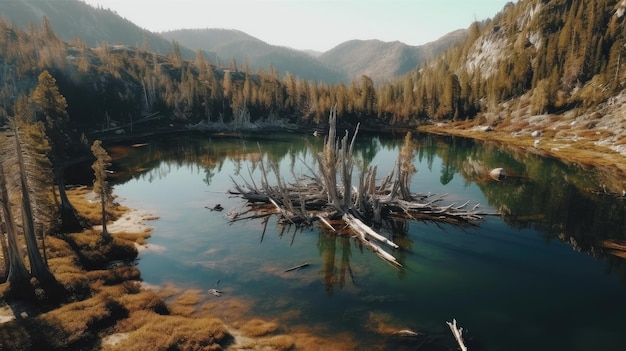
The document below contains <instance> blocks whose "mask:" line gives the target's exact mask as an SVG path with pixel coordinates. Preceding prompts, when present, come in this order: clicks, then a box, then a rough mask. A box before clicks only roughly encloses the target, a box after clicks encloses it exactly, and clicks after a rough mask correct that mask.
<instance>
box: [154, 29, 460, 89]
mask: <svg viewBox="0 0 626 351" xmlns="http://www.w3.org/2000/svg"><path fill="white" fill-rule="evenodd" d="M161 34H162V35H163V36H164V37H165V38H167V39H170V40H176V41H177V42H179V43H180V44H182V45H184V46H186V47H189V48H200V49H202V50H205V51H209V52H214V53H215V54H216V55H217V56H218V57H221V58H231V59H232V58H235V60H236V61H237V63H238V64H240V65H241V64H243V63H244V62H247V64H249V65H251V66H252V67H253V68H255V69H263V68H266V67H268V66H269V65H270V64H271V65H272V66H273V67H274V68H275V69H276V70H278V71H279V72H281V73H285V72H289V73H292V74H294V75H296V76H298V77H300V78H302V79H306V80H323V81H325V82H327V83H336V82H339V81H343V82H347V81H350V80H352V79H357V78H358V77H359V76H361V75H367V76H369V77H370V78H372V80H373V81H374V82H377V83H382V82H385V81H389V80H392V79H394V78H398V77H399V76H401V75H403V74H405V73H407V72H410V71H411V70H413V69H415V67H417V66H418V65H419V64H420V63H422V62H423V61H424V60H425V59H428V58H434V57H435V56H436V55H438V54H440V53H441V52H443V51H444V50H446V49H447V48H449V47H450V46H451V45H453V44H455V43H458V42H462V41H463V40H465V38H466V37H467V31H466V30H464V29H460V30H457V31H454V32H452V33H450V34H448V35H446V36H444V37H442V38H441V40H437V41H434V42H432V43H428V44H425V45H421V46H410V45H407V44H404V43H402V42H399V41H395V42H383V41H380V40H351V41H347V42H344V43H342V44H339V45H338V46H336V47H335V48H333V49H331V50H329V51H327V52H324V53H319V54H318V55H315V54H313V53H306V52H303V51H298V50H295V49H290V48H286V47H281V46H275V45H271V44H268V43H266V42H264V41H262V40H260V39H257V38H255V37H253V36H250V35H248V34H246V33H244V32H241V31H238V30H231V29H181V30H175V31H168V32H163V33H161Z"/></svg>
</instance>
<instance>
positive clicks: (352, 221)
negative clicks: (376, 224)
mask: <svg viewBox="0 0 626 351" xmlns="http://www.w3.org/2000/svg"><path fill="white" fill-rule="evenodd" d="M342 219H343V221H344V222H346V224H348V225H349V226H350V227H351V228H352V229H354V230H355V231H356V232H358V233H364V234H367V235H369V236H371V237H372V238H374V239H376V240H378V241H380V242H383V243H385V244H387V245H389V246H391V247H393V248H394V249H397V248H398V247H399V246H398V245H397V244H396V243H394V242H393V241H391V240H389V239H387V238H385V237H384V236H382V235H380V234H378V233H376V232H375V231H374V230H372V228H370V227H369V226H367V225H366V224H365V223H363V222H361V221H360V220H359V219H358V218H355V217H354V216H352V215H350V214H348V213H344V214H343V216H342Z"/></svg>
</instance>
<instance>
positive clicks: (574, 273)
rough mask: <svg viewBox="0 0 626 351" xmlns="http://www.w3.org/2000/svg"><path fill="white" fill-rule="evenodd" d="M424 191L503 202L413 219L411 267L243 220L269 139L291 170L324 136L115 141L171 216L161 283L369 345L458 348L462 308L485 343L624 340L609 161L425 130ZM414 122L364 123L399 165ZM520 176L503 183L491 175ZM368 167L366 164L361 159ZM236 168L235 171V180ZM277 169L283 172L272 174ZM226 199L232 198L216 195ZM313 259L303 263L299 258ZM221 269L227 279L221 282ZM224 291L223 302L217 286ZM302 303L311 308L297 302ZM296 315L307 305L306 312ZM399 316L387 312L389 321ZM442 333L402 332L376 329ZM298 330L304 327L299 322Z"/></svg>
mask: <svg viewBox="0 0 626 351" xmlns="http://www.w3.org/2000/svg"><path fill="white" fill-rule="evenodd" d="M415 139H416V142H417V144H418V145H419V146H418V148H417V150H416V157H415V159H414V164H415V166H416V168H417V169H418V172H417V174H416V175H415V176H414V177H413V181H412V184H411V187H412V190H413V191H414V192H422V193H427V192H432V193H437V194H444V193H445V194H448V195H447V197H446V200H445V202H447V203H449V202H459V203H461V202H465V201H466V200H470V201H471V202H472V203H480V208H482V209H483V210H486V211H495V210H498V209H503V210H504V211H506V213H507V215H506V216H503V217H499V216H488V217H485V219H484V220H483V221H482V222H481V223H480V225H479V226H477V227H466V228H460V227H455V226H452V225H448V224H438V223H433V222H421V221H409V222H406V223H397V226H396V228H395V229H394V230H390V231H385V233H384V234H386V235H388V236H390V237H392V238H393V239H394V240H395V241H396V242H398V243H400V244H401V246H402V249H401V250H398V251H396V252H393V254H394V255H395V256H396V258H397V259H398V260H399V261H400V262H401V263H402V264H403V266H404V268H403V269H401V270H396V269H394V268H393V267H391V266H390V265H388V264H386V263H385V262H383V261H382V260H381V259H379V258H378V257H377V256H376V255H375V254H373V253H371V252H369V251H368V250H367V249H364V248H361V247H360V246H359V245H358V243H357V242H356V241H355V240H354V239H351V238H347V237H337V236H335V235H332V234H329V233H327V232H326V231H324V230H322V229H320V228H317V227H314V228H310V229H303V230H296V228H293V227H291V228H290V227H283V226H281V225H280V224H279V223H278V218H277V217H271V218H270V219H269V220H268V221H267V223H265V222H263V219H255V220H247V221H239V222H234V223H230V222H229V218H227V217H226V213H227V212H229V211H231V210H233V209H237V210H242V209H245V202H244V201H243V200H241V199H240V198H238V197H236V196H232V195H230V194H228V190H229V189H230V188H232V186H233V180H232V179H234V180H235V181H237V182H238V183H241V182H243V180H244V179H245V181H247V182H250V181H251V180H252V179H253V180H254V181H255V182H257V184H260V174H261V173H260V169H259V163H258V161H259V159H260V154H259V146H260V149H261V150H262V153H263V159H264V160H266V161H267V160H272V161H274V162H277V163H278V164H279V165H280V169H281V176H282V177H283V178H285V179H287V180H289V179H291V178H292V174H297V175H301V174H310V171H309V170H308V168H307V166H305V165H308V166H311V167H313V168H315V167H316V166H315V163H314V160H313V157H312V154H313V153H315V152H318V151H319V150H320V149H321V143H322V138H315V137H313V136H308V135H298V134H275V135H272V134H263V135H256V136H255V135H246V136H241V137H219V136H212V137H211V136H209V135H203V134H191V133H190V134H184V135H171V136H168V137H165V138H164V137H159V138H155V139H153V140H151V139H138V140H135V141H133V142H135V143H141V145H135V147H132V146H130V145H114V146H111V147H110V149H109V150H110V153H111V154H112V155H114V156H115V162H114V165H113V169H114V170H115V171H116V178H115V179H114V180H113V181H114V182H115V183H116V185H115V193H116V194H117V195H119V197H120V199H121V201H122V203H123V204H125V205H128V206H130V207H137V208H142V209H147V210H150V211H152V212H154V213H155V214H157V215H158V216H159V219H158V220H155V221H152V222H150V224H151V225H152V226H153V227H154V228H155V229H154V232H153V236H152V238H150V240H149V241H150V244H152V245H155V246H157V247H160V248H161V250H157V251H149V252H143V253H141V254H140V260H139V263H138V266H139V269H140V270H141V272H142V277H143V279H144V281H145V282H147V283H149V284H153V285H165V284H167V283H174V284H176V285H179V286H183V287H188V288H199V289H202V290H204V291H206V290H208V289H210V288H215V287H216V286H217V287H218V288H219V289H220V290H222V291H223V292H224V295H223V296H222V297H220V298H219V299H224V301H227V299H228V298H234V297H236V298H239V299H244V300H246V301H250V302H251V304H252V306H253V308H252V311H251V313H252V314H254V315H255V316H261V317H264V318H266V319H277V320H279V321H280V322H281V323H282V324H283V325H285V326H299V327H301V328H302V327H304V328H309V329H310V330H311V331H314V333H316V334H319V335H320V336H326V337H333V336H336V335H342V334H343V335H350V337H351V338H352V339H353V340H357V344H358V346H357V349H360V350H370V349H389V350H392V349H406V350H414V349H417V348H418V347H420V349H421V350H424V349H428V348H427V347H433V348H432V349H439V348H436V347H439V346H441V347H443V349H447V348H452V349H453V348H454V346H455V345H454V340H453V339H452V336H451V334H450V331H449V329H448V326H447V325H446V324H445V322H446V321H451V320H452V319H453V318H456V319H457V321H458V322H459V324H460V325H461V326H463V327H464V328H465V329H467V330H468V332H469V334H468V335H469V336H471V341H470V346H471V347H470V350H589V349H596V350H620V349H622V348H623V345H626V333H624V327H626V304H625V303H624V302H625V298H626V285H625V284H624V277H626V274H625V272H626V265H625V264H624V260H621V259H619V258H616V257H613V256H610V255H608V254H606V253H605V252H604V251H603V249H602V248H601V247H600V246H599V245H598V242H599V241H600V240H603V239H621V240H624V239H626V238H625V236H626V234H625V233H626V202H625V201H624V200H623V199H615V198H610V197H602V196H596V195H593V193H591V192H590V191H589V189H590V188H592V187H594V186H597V184H599V181H598V179H596V177H595V175H594V173H593V172H591V171H588V170H583V169H582V168H581V167H577V166H576V165H565V164H562V163H560V162H557V161H555V160H550V159H543V158H541V157H538V156H534V155H528V154H525V153H519V152H515V151H504V150H501V149H499V148H498V147H496V146H493V145H485V144H479V143H474V142H472V141H469V140H465V139H458V138H456V139H455V138H441V137H432V136H424V135H420V136H417V137H415ZM402 141H403V135H398V136H379V135H371V134H370V135H362V136H361V137H360V138H359V139H358V143H357V145H356V154H357V155H358V157H359V159H360V160H361V161H362V162H364V163H365V164H376V165H378V168H379V172H378V174H379V177H383V176H384V175H386V174H387V172H388V171H389V170H390V169H392V168H393V166H394V164H395V160H396V157H397V154H398V150H399V148H400V147H401V144H402ZM495 167H503V168H505V169H506V170H507V173H509V174H511V175H513V176H512V177H509V178H506V179H505V180H504V181H501V182H495V181H491V180H489V179H488V178H487V177H485V173H486V172H487V171H488V170H489V169H491V168H495ZM354 173H355V175H357V174H358V172H357V171H355V172H354ZM231 178H232V179H231ZM271 181H272V178H271V177H270V182H271ZM216 204H220V205H221V206H222V207H224V211H221V212H218V211H210V210H209V209H207V207H208V208H212V207H214V206H215V205H216ZM304 262H308V263H310V264H311V265H310V266H309V267H307V268H305V269H302V270H299V271H293V272H288V273H285V272H283V271H284V270H285V269H287V268H289V267H292V266H295V265H298V264H302V263H304ZM218 280H219V285H216V283H217V281H218ZM215 299H218V298H217V297H215ZM294 311H296V312H297V313H293V312H294ZM290 312H291V313H290ZM381 321H383V322H381ZM377 325H378V326H380V325H384V326H386V327H391V328H395V329H412V330H415V331H421V332H424V333H427V334H428V335H430V336H432V338H433V340H436V342H434V343H433V345H431V346H427V345H422V346H420V345H418V344H411V342H410V341H403V342H400V343H398V341H397V340H394V339H391V338H389V337H388V336H387V335H385V334H384V333H381V332H380V330H376V327H375V326H377ZM286 332H288V330H286Z"/></svg>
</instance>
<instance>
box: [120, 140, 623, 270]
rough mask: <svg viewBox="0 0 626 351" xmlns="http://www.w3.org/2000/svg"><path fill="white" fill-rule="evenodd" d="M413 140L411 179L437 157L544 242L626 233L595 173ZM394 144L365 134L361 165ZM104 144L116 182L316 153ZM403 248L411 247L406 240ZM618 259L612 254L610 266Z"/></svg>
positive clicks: (617, 204)
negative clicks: (492, 173) (493, 174)
mask: <svg viewBox="0 0 626 351" xmlns="http://www.w3.org/2000/svg"><path fill="white" fill-rule="evenodd" d="M415 138H416V141H417V143H418V145H419V146H418V150H417V159H416V163H417V168H418V174H417V175H416V177H420V174H419V168H420V167H424V166H425V167H426V168H427V169H428V170H432V168H433V164H434V161H435V159H436V158H438V159H440V160H441V165H440V177H439V182H440V183H441V184H442V185H447V184H449V183H450V182H451V181H452V180H453V179H454V177H455V176H461V177H463V180H464V182H465V183H466V184H469V183H475V184H477V185H478V187H479V188H480V190H481V191H482V193H483V195H484V197H485V198H486V199H487V201H488V205H489V206H492V207H494V208H498V209H500V210H501V211H502V213H503V215H504V219H505V221H506V222H507V223H508V224H509V225H510V226H512V227H514V228H532V229H535V230H538V231H539V232H541V233H542V235H543V237H544V238H545V240H546V241H550V240H555V239H558V240H562V241H565V242H570V243H571V244H572V245H573V246H574V247H575V248H576V249H577V250H579V251H581V252H587V253H590V254H592V255H594V256H596V257H605V255H604V254H603V251H604V250H602V248H600V247H598V243H599V242H602V241H604V240H607V239H614V240H624V239H626V200H624V199H620V198H613V197H609V196H602V195H598V194H597V193H594V192H592V191H591V190H592V189H595V188H597V186H598V184H601V183H602V180H601V179H599V178H598V176H597V174H596V173H594V172H589V171H588V170H587V169H585V168H583V167H581V166H579V165H576V164H566V163H563V162H559V161H557V160H553V159H546V158H542V157H540V156H538V155H535V154H531V153H527V152H524V151H523V150H520V149H514V148H507V149H505V148H503V147H502V146H501V145H496V144H488V143H487V144H484V143H477V142H474V141H472V140H469V139H464V138H456V137H451V138H449V137H441V136H432V135H420V136H417V137H415ZM398 144H399V140H398V139H397V138H393V137H392V138H386V137H384V136H383V137H381V136H375V137H370V136H367V137H363V138H359V139H357V144H356V150H357V154H358V155H359V156H358V158H359V159H360V160H361V163H362V164H363V165H369V164H371V163H372V161H373V160H374V159H375V157H376V155H377V154H379V152H380V151H381V150H384V149H389V148H393V147H397V145H398ZM259 145H260V146H259ZM259 147H261V149H259ZM108 150H109V152H110V154H111V156H112V157H113V158H114V164H113V167H112V168H113V170H114V171H115V178H114V179H113V183H114V184H122V183H125V182H127V181H129V180H130V179H138V178H141V179H144V180H146V181H148V182H152V181H154V180H156V179H161V178H163V177H166V176H167V174H169V173H170V172H171V171H172V169H176V168H179V167H190V168H192V169H197V171H198V172H202V173H203V174H204V177H203V180H204V182H205V184H206V185H207V186H210V185H211V183H212V181H213V178H214V176H215V175H216V174H217V173H220V172H221V170H222V167H223V166H224V163H225V162H227V161H228V162H233V163H234V164H235V165H236V166H235V171H234V173H233V174H231V176H233V177H238V176H241V177H248V176H249V175H250V174H253V173H254V172H255V171H256V170H257V168H258V167H259V163H260V162H261V160H262V155H261V152H263V153H264V154H266V155H267V157H268V160H269V161H273V162H276V163H277V164H281V163H286V164H288V165H289V167H288V169H289V172H290V173H292V174H295V173H296V172H297V171H296V169H295V167H296V166H297V165H298V163H299V162H302V161H303V160H306V161H305V162H309V163H312V162H313V158H312V157H310V156H311V153H314V152H319V151H320V150H321V144H320V142H319V139H317V140H316V139H315V138H306V137H305V138H302V136H298V135H291V134H283V135H280V134H279V135H275V136H267V135H265V136H258V135H246V136H237V137H235V138H232V137H229V138H226V139H225V137H222V136H217V137H208V138H207V136H206V135H203V134H194V133H190V134H184V135H180V136H172V137H169V138H162V139H159V140H158V141H157V140H141V141H137V142H136V143H135V146H132V145H127V144H126V145H113V146H110V147H109V148H108ZM309 166H311V164H309ZM313 167H315V166H313ZM497 167H502V168H504V169H505V170H506V172H507V177H506V178H505V179H504V180H503V181H500V182H494V181H493V180H492V179H491V178H489V177H488V172H489V170H490V169H493V168H497ZM355 173H356V172H355ZM418 190H419V189H418ZM425 190H428V189H425ZM388 224H389V228H391V235H392V236H393V238H394V240H396V241H399V242H403V241H405V238H406V233H407V232H408V226H409V223H407V222H406V221H395V222H393V223H388ZM403 247H405V248H407V249H409V250H410V241H407V242H406V243H405V245H403ZM620 262H621V260H610V263H611V266H610V267H609V269H614V268H615V267H613V264H617V263H620Z"/></svg>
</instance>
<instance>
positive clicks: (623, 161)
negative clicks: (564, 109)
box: [417, 122, 626, 194]
mask: <svg viewBox="0 0 626 351" xmlns="http://www.w3.org/2000/svg"><path fill="white" fill-rule="evenodd" d="M417 130H418V132H423V133H430V134H436V135H442V136H457V137H462V138H468V139H473V140H477V141H481V142H486V143H496V144H499V145H504V146H506V147H511V148H517V149H519V150H521V151H523V152H528V153H533V154H537V155H540V156H542V157H548V158H554V159H557V160H560V161H562V162H564V163H574V164H580V165H582V166H587V167H592V168H594V169H596V170H597V171H598V172H597V173H598V175H599V176H600V178H601V179H603V182H604V183H603V184H605V185H606V187H607V189H610V190H611V192H612V193H615V194H621V193H622V191H623V190H624V189H626V148H624V151H623V152H621V153H620V152H617V151H615V150H613V149H611V148H610V147H607V146H598V145H597V143H598V142H599V140H598V139H594V138H588V139H587V140H585V141H584V142H580V143H576V142H572V141H568V140H565V139H563V138H559V137H552V138H548V137H541V136H540V137H533V136H532V133H533V131H530V130H525V131H520V132H513V131H511V130H506V129H505V130H498V129H492V128H489V127H484V126H475V125H473V124H471V123H467V122H448V123H439V124H430V125H422V126H420V127H418V129H417ZM537 140H539V142H537ZM598 188H600V184H598Z"/></svg>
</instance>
